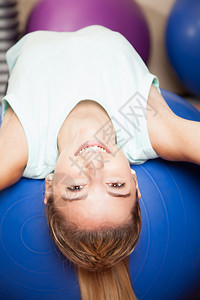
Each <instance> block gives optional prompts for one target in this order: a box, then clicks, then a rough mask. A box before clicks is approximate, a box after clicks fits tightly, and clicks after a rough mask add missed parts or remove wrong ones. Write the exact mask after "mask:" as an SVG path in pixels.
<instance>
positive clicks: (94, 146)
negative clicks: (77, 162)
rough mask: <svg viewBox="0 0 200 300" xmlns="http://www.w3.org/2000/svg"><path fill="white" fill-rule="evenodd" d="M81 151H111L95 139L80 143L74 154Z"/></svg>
mask: <svg viewBox="0 0 200 300" xmlns="http://www.w3.org/2000/svg"><path fill="white" fill-rule="evenodd" d="M83 152H101V153H111V152H110V150H109V149H108V148H107V147H106V146H105V145H104V144H103V143H100V142H97V141H94V142H87V143H84V144H83V145H81V147H79V149H78V150H77V151H76V153H75V154H74V155H75V156H78V155H80V154H81V153H83Z"/></svg>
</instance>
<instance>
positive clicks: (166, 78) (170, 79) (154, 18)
mask: <svg viewBox="0 0 200 300" xmlns="http://www.w3.org/2000/svg"><path fill="white" fill-rule="evenodd" d="M55 1H56V0H55ZM94 1H95V0H94ZM37 2H38V0H18V8H19V20H20V30H23V29H24V26H25V24H26V20H27V18H28V15H29V13H30V12H31V10H32V8H33V7H34V5H35V4H36V3H37ZM136 2H137V3H138V4H139V5H140V6H141V7H142V9H143V12H144V14H145V16H146V19H147V22H148V24H149V29H150V35H151V43H152V46H151V54H150V61H149V64H148V67H149V69H150V71H151V72H152V73H154V74H156V75H157V76H158V78H159V80H160V87H161V88H164V89H167V90H169V91H172V92H175V93H178V94H184V91H185V89H184V87H183V86H182V84H181V83H180V81H179V80H178V78H177V77H176V75H175V73H174V71H173V69H172V68H171V66H170V64H169V61H168V58H167V54H166V50H165V26H166V21H167V17H168V15H169V13H170V10H171V8H172V6H173V4H174V2H175V0H165V1H164V0H151V1H150V0H136Z"/></svg>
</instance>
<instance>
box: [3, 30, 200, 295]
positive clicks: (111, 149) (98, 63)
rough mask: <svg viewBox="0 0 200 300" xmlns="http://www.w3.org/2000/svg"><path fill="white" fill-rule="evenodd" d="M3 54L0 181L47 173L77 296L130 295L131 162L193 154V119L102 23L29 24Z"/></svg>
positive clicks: (57, 231) (134, 236)
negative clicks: (170, 101)
mask: <svg viewBox="0 0 200 300" xmlns="http://www.w3.org/2000/svg"><path fill="white" fill-rule="evenodd" d="M7 62H8V66H9V70H10V78H9V84H8V90H7V93H6V95H5V97H4V99H3V121H2V125H1V129H0V164H1V170H0V190H2V189H4V188H6V187H7V186H10V185H11V184H14V183H15V182H17V181H18V180H19V179H20V178H21V176H24V177H28V178H35V179H41V178H45V196H44V203H45V204H46V212H47V218H48V224H49V229H50V233H51V236H52V238H53V240H54V242H55V243H56V245H57V246H58V248H59V249H60V250H61V252H62V253H63V254H64V255H65V256H66V257H67V258H68V259H69V260H71V261H72V263H73V264H74V267H75V269H76V270H77V272H78V278H79V284H80V289H81V295H82V299H94V298H97V299H123V300H124V299H135V295H134V292H133V290H132V286H131V282H130V277H129V271H128V255H129V254H130V253H131V252H132V251H133V250H134V247H135V245H136V243H137V241H138V238H139V234H140V230H141V219H140V208H139V199H140V197H141V194H140V190H139V186H138V182H137V177H136V174H135V172H134V171H133V170H131V169H130V165H129V163H131V164H141V163H143V162H145V161H146V160H147V159H153V158H156V157H158V156H160V157H162V158H164V159H168V160H180V161H190V162H193V163H198V164H200V155H199V148H200V130H199V129H200V124H199V123H198V122H194V121H187V120H184V119H181V118H179V117H178V116H176V115H175V114H174V113H173V112H172V111H171V110H170V108H169V107H168V105H167V104H166V102H165V101H164V99H163V97H162V96H161V94H160V91H159V87H158V79H157V77H156V76H155V75H153V74H151V73H150V72H149V71H148V69H147V67H146V66H145V64H144V63H143V61H142V60H141V58H140V57H139V55H138V54H137V53H136V51H135V50H134V48H133V47H132V46H131V45H130V44H129V42H128V41H127V40H126V39H125V38H124V37H123V36H122V35H121V34H119V33H118V32H114V31H111V30H109V29H107V28H105V27H103V26H99V25H93V26H88V27H86V28H83V29H81V30H78V31H76V32H68V33H66V32H65V33H58V32H47V31H39V32H34V33H31V34H28V35H26V36H25V37H23V38H22V39H21V40H20V41H19V42H18V43H17V44H16V45H15V46H13V47H12V48H11V49H10V50H9V51H8V53H7Z"/></svg>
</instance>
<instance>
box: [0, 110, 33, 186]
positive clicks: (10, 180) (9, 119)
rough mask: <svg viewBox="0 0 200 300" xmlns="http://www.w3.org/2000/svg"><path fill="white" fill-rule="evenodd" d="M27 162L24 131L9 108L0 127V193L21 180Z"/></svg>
mask: <svg viewBox="0 0 200 300" xmlns="http://www.w3.org/2000/svg"><path fill="white" fill-rule="evenodd" d="M27 160H28V146H27V142H26V137H25V133H24V130H23V128H22V126H21V123H20V121H19V119H18V118H17V116H16V114H15V113H14V111H13V110H12V108H11V107H9V108H8V110H7V111H6V114H5V116H4V119H3V122H2V124H1V127H0V191H1V190H3V189H5V188H6V187H8V186H10V185H12V184H14V183H15V182H17V181H18V180H19V179H20V178H21V176H22V174H23V171H24V168H25V167H26V164H27Z"/></svg>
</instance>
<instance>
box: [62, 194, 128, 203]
mask: <svg viewBox="0 0 200 300" xmlns="http://www.w3.org/2000/svg"><path fill="white" fill-rule="evenodd" d="M107 193H108V194H109V195H110V196H112V197H117V198H128V197H129V196H130V195H131V193H130V192H129V193H127V194H117V193H112V192H107ZM87 196H88V194H84V195H82V196H80V197H77V198H73V199H68V198H65V197H62V199H63V200H64V201H77V200H84V199H86V198H87Z"/></svg>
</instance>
